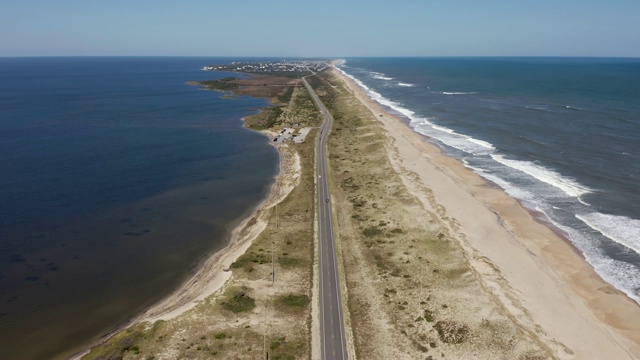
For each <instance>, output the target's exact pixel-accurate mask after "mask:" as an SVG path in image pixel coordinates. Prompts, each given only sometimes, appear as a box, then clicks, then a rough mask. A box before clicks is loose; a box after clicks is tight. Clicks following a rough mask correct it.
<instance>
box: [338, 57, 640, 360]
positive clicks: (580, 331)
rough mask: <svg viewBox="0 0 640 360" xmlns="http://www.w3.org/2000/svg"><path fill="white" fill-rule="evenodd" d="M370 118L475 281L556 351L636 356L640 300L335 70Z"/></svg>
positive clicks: (575, 354) (596, 356)
mask: <svg viewBox="0 0 640 360" xmlns="http://www.w3.org/2000/svg"><path fill="white" fill-rule="evenodd" d="M332 73H333V74H334V75H335V76H338V77H339V78H340V79H341V80H342V82H343V83H344V84H345V85H346V86H347V87H348V89H349V90H350V91H351V92H352V93H353V94H354V95H355V96H356V97H357V99H358V100H359V101H360V102H362V103H363V104H364V105H365V106H366V107H367V108H368V109H369V110H370V111H371V113H372V114H373V115H374V116H375V118H376V119H378V120H379V121H380V122H381V123H382V125H383V128H384V130H385V133H386V136H387V137H388V140H389V142H388V143H389V145H388V146H387V152H388V156H389V159H390V161H391V163H392V166H393V168H394V169H395V171H396V172H397V173H398V174H400V176H401V178H402V182H403V183H404V185H405V186H406V187H407V189H408V190H409V192H410V193H411V194H412V195H413V196H415V197H416V198H417V199H419V200H420V202H421V203H422V204H423V206H424V207H425V208H426V209H428V210H429V211H433V212H435V213H438V215H439V216H440V218H444V219H448V220H447V221H446V223H448V227H449V230H450V234H451V235H453V236H454V237H455V238H456V239H457V241H458V243H459V244H460V245H461V247H462V248H463V249H464V251H465V253H466V256H467V258H468V260H469V263H470V264H471V266H472V267H473V269H474V271H475V273H476V274H478V275H479V278H480V279H481V281H482V283H483V285H484V286H483V287H484V288H485V289H486V290H488V291H489V292H490V293H491V294H492V295H493V296H494V298H495V299H496V300H497V301H498V302H499V303H501V304H502V306H503V307H504V309H507V311H508V312H509V313H510V317H511V318H512V319H513V320H514V321H516V322H517V323H518V324H519V325H521V327H522V328H523V329H528V330H530V331H531V332H532V333H535V334H536V336H537V337H538V338H539V339H540V341H542V342H543V343H544V344H546V346H547V347H548V348H549V349H551V350H552V352H553V353H554V356H555V357H557V358H566V359H637V358H640V306H638V304H636V303H635V302H634V301H633V300H631V299H629V298H628V297H627V296H626V295H624V294H623V293H622V292H620V291H618V290H616V289H615V288H613V287H612V286H611V285H609V284H607V283H606V282H605V281H604V280H602V279H601V278H600V277H599V276H598V275H597V274H596V273H595V271H594V270H593V269H592V268H591V267H590V266H589V264H588V263H587V262H586V261H584V259H583V258H582V257H581V255H580V254H579V253H578V252H577V251H576V250H575V249H574V248H573V247H572V246H571V245H570V244H569V243H568V242H567V241H566V240H565V239H563V238H562V237H561V236H560V235H559V233H558V232H556V231H554V230H552V229H551V228H550V227H548V226H546V225H545V224H543V223H542V222H540V221H539V220H537V219H536V218H535V217H534V215H533V214H532V213H530V212H529V211H527V210H526V209H525V208H524V207H523V206H522V205H521V204H520V203H518V202H517V201H516V200H515V199H513V198H511V197H509V196H508V195H507V194H506V193H505V192H504V191H503V190H502V189H499V188H497V187H496V186H494V185H492V184H489V183H488V182H487V181H485V180H484V179H483V178H481V177H480V176H479V175H477V174H476V173H474V172H472V171H470V170H469V169H467V168H465V166H464V165H463V164H462V163H461V162H459V161H458V160H456V159H453V158H450V157H447V156H444V155H443V154H442V153H441V151H440V149H439V148H437V147H436V146H434V145H432V144H430V143H429V142H428V141H427V139H426V138H425V137H424V136H422V135H420V134H418V133H416V132H414V131H413V130H411V129H410V127H409V126H408V125H407V124H406V122H404V121H403V120H402V119H400V118H398V117H396V116H393V115H390V114H389V113H387V112H386V111H385V110H384V109H383V108H382V107H381V106H380V104H378V103H377V102H375V101H373V100H372V99H371V98H369V97H368V96H367V95H366V93H365V92H364V91H363V90H362V88H360V87H359V86H358V85H357V84H355V83H354V82H353V81H352V80H350V79H349V78H348V77H346V76H345V75H344V74H342V73H341V72H339V71H335V70H334V71H332Z"/></svg>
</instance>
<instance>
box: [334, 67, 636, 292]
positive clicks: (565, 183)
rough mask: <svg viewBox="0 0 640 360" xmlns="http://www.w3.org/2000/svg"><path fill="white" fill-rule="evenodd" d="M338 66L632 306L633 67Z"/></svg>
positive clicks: (634, 170) (634, 234)
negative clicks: (562, 238)
mask: <svg viewBox="0 0 640 360" xmlns="http://www.w3.org/2000/svg"><path fill="white" fill-rule="evenodd" d="M339 68H340V69H341V70H342V71H343V72H345V73H346V74H347V75H348V76H350V77H351V78H352V79H354V80H355V81H356V82H357V83H358V84H359V85H360V86H362V87H363V88H364V89H365V90H366V91H367V92H368V94H369V96H371V97H372V98H373V99H375V100H376V101H378V102H379V103H380V104H382V105H384V106H385V107H386V108H387V109H389V110H390V111H391V112H393V113H395V114H396V115H399V116H401V117H402V118H404V119H405V120H406V121H407V123H408V124H409V126H410V127H411V128H412V129H413V130H414V131H416V132H418V133H420V134H423V135H425V136H427V137H428V141H430V142H432V143H434V144H436V145H438V146H439V147H440V148H441V149H442V150H443V151H444V152H445V153H446V154H448V155H449V156H452V157H455V158H457V159H459V160H460V161H462V162H463V163H464V164H465V165H466V166H467V167H468V168H469V169H471V170H473V171H475V172H477V173H478V174H480V175H481V176H483V177H485V178H486V179H488V180H490V181H492V182H493V183H495V184H497V185H499V186H500V187H502V188H503V189H504V190H505V191H506V192H507V193H508V194H509V195H511V196H513V197H515V198H517V199H519V200H520V201H521V203H522V204H523V205H524V206H525V207H527V208H529V209H530V210H533V211H535V212H539V213H541V214H543V215H544V217H546V220H547V221H549V222H551V223H552V224H553V225H554V226H555V227H557V228H558V229H560V230H561V231H562V232H563V233H564V234H565V235H566V237H567V239H568V240H569V241H570V242H571V243H572V244H573V245H574V246H575V247H576V248H577V249H578V250H579V251H580V252H581V253H582V254H583V255H584V257H585V258H586V260H587V261H588V262H589V263H590V264H591V265H592V266H593V268H594V269H595V270H596V271H597V272H598V274H600V276H602V278H603V279H605V280H606V281H607V282H609V283H611V284H612V285H613V286H615V287H616V288H618V289H620V290H621V291H623V292H624V293H626V294H627V295H628V296H629V297H631V298H632V299H634V300H635V301H636V302H640V59H608V58H366V59H365V58H354V59H346V62H345V63H344V64H343V65H341V66H340V67H339Z"/></svg>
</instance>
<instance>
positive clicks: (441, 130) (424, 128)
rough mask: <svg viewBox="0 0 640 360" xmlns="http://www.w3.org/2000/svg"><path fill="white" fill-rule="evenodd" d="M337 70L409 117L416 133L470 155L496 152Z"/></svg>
mask: <svg viewBox="0 0 640 360" xmlns="http://www.w3.org/2000/svg"><path fill="white" fill-rule="evenodd" d="M337 69H338V70H339V71H340V72H342V73H343V74H344V75H345V76H347V77H348V78H349V79H351V80H353V81H354V82H355V83H356V84H357V85H358V86H360V87H361V88H362V89H363V90H364V91H365V92H366V93H367V95H368V96H369V97H370V98H371V99H373V100H375V101H376V102H378V103H379V104H381V105H383V106H386V107H389V108H391V109H393V110H394V111H396V112H398V113H400V114H402V115H404V116H405V117H407V118H408V119H409V121H410V122H409V124H410V125H411V127H412V128H413V129H414V130H415V131H416V132H418V133H420V134H422V135H426V136H429V137H431V138H434V139H436V140H438V141H440V142H442V143H443V144H445V145H448V146H450V147H452V148H455V149H458V150H461V151H464V152H467V153H469V154H474V155H480V154H489V153H491V152H493V151H494V150H495V147H494V146H493V145H492V144H490V143H488V142H486V141H484V140H480V139H476V138H474V137H471V136H469V135H464V134H460V133H457V132H455V131H453V130H452V129H449V128H446V127H443V126H439V125H436V124H434V123H433V122H431V121H429V120H428V119H426V118H423V117H418V116H416V114H415V112H413V111H411V110H409V109H407V108H405V107H403V106H402V104H400V103H398V102H396V101H393V100H390V99H387V98H386V97H384V96H382V94H380V93H379V92H377V91H375V90H373V89H371V88H370V87H368V86H367V85H365V84H364V83H363V82H362V81H360V80H359V79H357V78H356V77H355V76H352V75H350V74H348V73H347V72H345V71H344V70H342V69H340V68H337Z"/></svg>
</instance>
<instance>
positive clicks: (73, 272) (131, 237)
mask: <svg viewBox="0 0 640 360" xmlns="http://www.w3.org/2000/svg"><path fill="white" fill-rule="evenodd" d="M238 60H242V59H227V58H126V57H123V58H117V57H113V58H110V57H108V58H0V359H50V358H54V357H66V356H68V355H70V353H71V352H73V351H77V350H81V349H82V347H83V346H86V345H88V344H90V343H91V342H92V341H95V340H97V339H98V338H99V337H100V336H101V335H104V334H105V333H107V332H109V331H111V330H113V329H114V328H115V327H116V326H118V325H120V324H122V323H124V322H125V321H126V320H127V319H129V318H131V317H132V316H135V315H136V314H138V313H139V312H140V311H141V310H143V309H144V308H146V307H148V306H150V305H152V304H153V303H155V302H156V301H158V300H159V299H161V298H163V297H164V296H166V295H168V294H169V293H170V292H171V291H172V290H174V289H175V288H177V287H178V286H179V285H180V283H181V282H182V281H184V280H185V279H186V278H188V277H189V276H190V275H191V274H192V272H193V270H194V269H195V268H197V266H198V264H199V263H200V262H201V261H202V260H203V259H204V258H206V256H207V255H209V254H212V253H213V252H215V251H216V250H218V249H220V248H221V247H223V246H224V245H225V244H226V242H227V240H228V236H229V231H230V229H231V228H232V227H233V226H234V225H235V224H237V223H238V222H239V221H240V220H241V219H242V218H243V217H244V216H246V215H248V214H249V213H250V212H251V211H252V210H253V209H254V208H255V206H257V204H258V203H259V202H260V201H261V200H262V199H263V198H264V197H265V196H266V194H267V192H268V191H269V188H270V186H271V184H272V183H273V178H274V176H275V175H276V173H277V164H278V155H277V152H276V150H275V149H274V148H273V147H272V146H270V145H269V143H268V139H267V138H266V137H265V136H263V135H261V134H259V133H256V132H253V131H250V130H248V129H246V128H244V127H243V126H242V121H241V118H242V117H244V116H247V115H250V114H253V113H255V112H256V111H257V109H258V108H260V107H263V106H266V105H267V101H266V100H264V99H256V98H251V97H233V98H224V97H223V94H221V93H217V92H211V91H205V90H202V89H200V88H199V87H196V86H190V85H187V84H186V82H187V81H194V80H205V79H215V78H221V77H224V76H228V75H229V74H225V73H213V72H203V71H201V70H200V69H201V68H202V67H203V66H205V65H211V64H218V63H228V62H230V61H238Z"/></svg>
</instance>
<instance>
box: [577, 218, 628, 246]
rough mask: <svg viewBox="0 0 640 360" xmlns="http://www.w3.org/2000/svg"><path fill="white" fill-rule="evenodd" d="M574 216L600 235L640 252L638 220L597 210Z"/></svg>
mask: <svg viewBox="0 0 640 360" xmlns="http://www.w3.org/2000/svg"><path fill="white" fill-rule="evenodd" d="M576 217H577V218H578V219H580V220H582V221H583V222H584V223H585V224H587V225H588V226H589V227H590V228H592V229H594V230H596V231H598V232H599V233H601V234H602V235H604V236H606V237H608V238H609V239H611V240H613V241H615V242H617V243H618V244H620V245H624V246H625V247H627V248H629V249H631V250H633V251H635V252H636V253H638V254H640V220H636V219H631V218H628V217H626V216H617V215H609V214H602V213H598V212H593V213H589V214H582V215H576Z"/></svg>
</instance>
